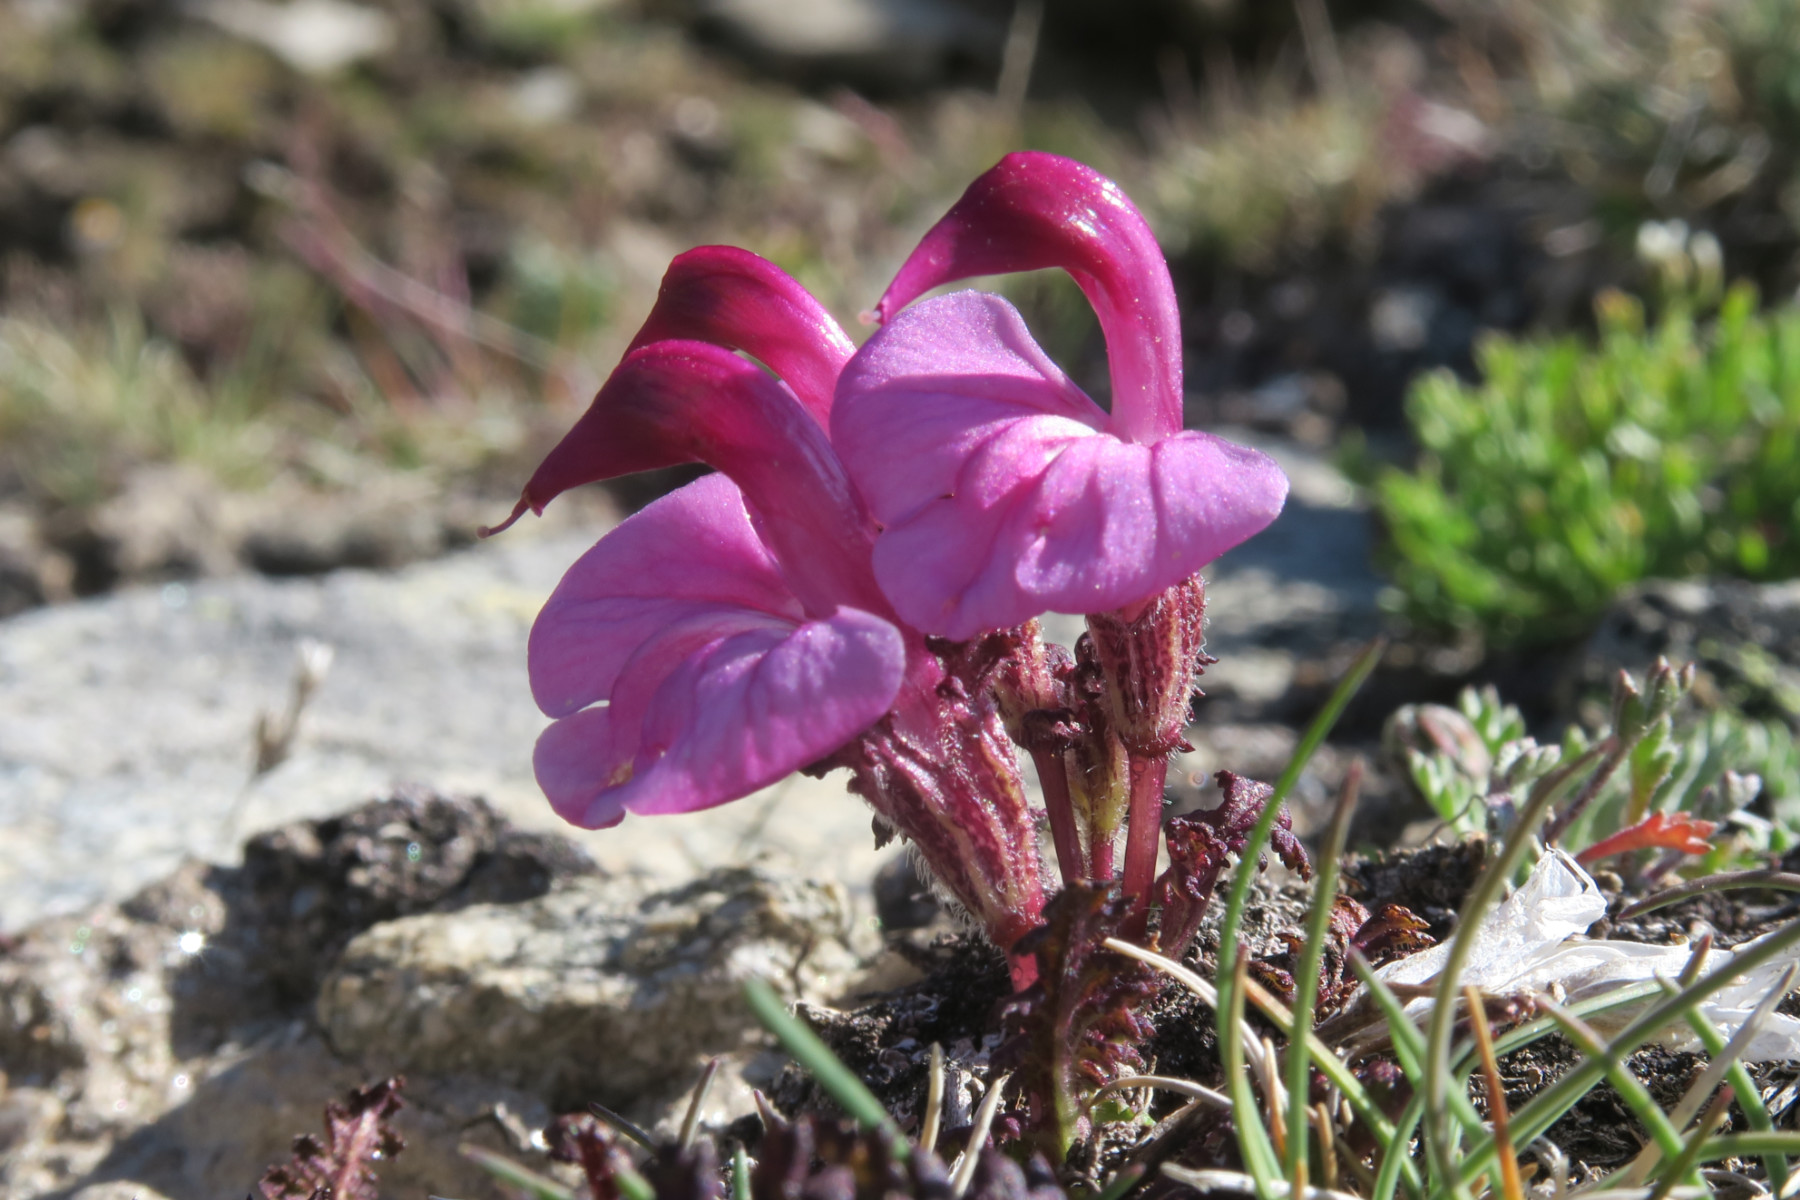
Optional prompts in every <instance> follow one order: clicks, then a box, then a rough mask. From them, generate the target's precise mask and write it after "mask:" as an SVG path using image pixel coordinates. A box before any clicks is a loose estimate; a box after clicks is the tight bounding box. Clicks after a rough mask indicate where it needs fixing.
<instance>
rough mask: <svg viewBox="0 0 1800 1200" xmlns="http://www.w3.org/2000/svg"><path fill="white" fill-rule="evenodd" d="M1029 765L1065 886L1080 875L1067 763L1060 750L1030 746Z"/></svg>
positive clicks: (1079, 850)
mask: <svg viewBox="0 0 1800 1200" xmlns="http://www.w3.org/2000/svg"><path fill="white" fill-rule="evenodd" d="M1031 761H1032V765H1034V766H1036V767H1037V773H1038V782H1039V783H1040V784H1041V785H1042V786H1043V789H1044V811H1045V812H1046V813H1048V814H1049V816H1050V840H1051V841H1052V842H1053V843H1054V844H1055V846H1056V867H1057V870H1058V871H1060V872H1061V873H1062V881H1063V886H1065V887H1067V886H1068V885H1069V884H1071V883H1074V882H1075V881H1076V880H1077V879H1079V878H1080V877H1081V838H1080V837H1078V836H1077V835H1076V833H1075V806H1074V803H1073V802H1072V801H1071V800H1070V799H1069V764H1068V760H1067V759H1065V758H1064V757H1063V754H1062V751H1060V750H1057V749H1054V748H1051V747H1041V748H1040V747H1034V748H1033V749H1032V751H1031Z"/></svg>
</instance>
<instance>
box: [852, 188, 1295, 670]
mask: <svg viewBox="0 0 1800 1200" xmlns="http://www.w3.org/2000/svg"><path fill="white" fill-rule="evenodd" d="M1043 267H1061V268H1063V269H1065V270H1067V271H1068V272H1069V274H1070V275H1072V276H1073V277H1074V279H1075V281H1076V283H1078V284H1079V285H1080V286H1081V289H1082V291H1083V292H1084V293H1086V295H1087V297H1088V300H1089V301H1090V302H1091V303H1092V304H1093V306H1094V309H1095V311H1096V312H1097V313H1098V314H1099V317H1100V326H1101V330H1102V332H1103V333H1104V334H1105V337H1106V346H1107V353H1108V356H1109V359H1110V361H1111V369H1112V385H1113V386H1112V391H1113V401H1112V411H1111V412H1110V413H1109V412H1107V411H1106V410H1104V409H1102V408H1101V407H1100V406H1099V405H1098V404H1096V403H1094V401H1093V400H1091V399H1089V398H1088V396H1087V395H1086V394H1084V393H1083V392H1082V391H1081V389H1079V388H1078V387H1076V386H1075V385H1074V384H1073V383H1072V382H1070V380H1069V379H1068V377H1067V376H1066V375H1064V374H1063V372H1062V371H1061V370H1060V369H1059V368H1058V367H1057V366H1056V364H1055V363H1053V362H1051V361H1050V359H1049V358H1048V357H1047V356H1046V355H1045V354H1044V352H1043V351H1042V350H1041V349H1039V348H1038V346H1037V344H1036V343H1035V342H1033V341H1032V340H1031V335H1030V334H1029V333H1028V332H1027V331H1026V329H1025V325H1024V322H1023V321H1022V320H1021V319H1020V317H1019V314H1018V312H1017V311H1016V310H1015V309H1014V308H1013V307H1012V305H1010V304H1008V303H1007V302H1006V301H1005V300H1002V299H1001V298H999V297H998V296H992V295H987V294H984V293H980V292H958V293H954V294H951V295H948V296H941V297H938V298H936V299H931V300H926V301H924V302H922V303H920V304H918V305H915V306H914V307H912V308H910V309H906V310H905V311H901V310H902V308H903V307H904V306H905V305H906V304H907V303H908V302H910V301H911V300H913V299H914V298H915V297H917V296H919V295H920V294H921V293H923V292H925V291H927V290H929V289H931V288H933V287H936V286H937V285H939V284H942V283H947V282H950V281H952V280H956V279H963V278H967V277H969V276H972V275H989V274H998V273H1002V272H1009V271H1028V270H1036V269H1039V268H1043ZM877 312H878V314H879V316H880V317H881V319H882V320H883V321H884V322H885V325H884V327H883V328H882V329H881V330H880V331H879V332H877V333H876V334H875V336H874V337H872V338H870V339H869V341H868V343H867V344H865V345H864V346H863V347H862V349H861V350H859V351H858V352H857V353H856V355H855V357H854V358H852V359H851V360H850V363H849V365H848V366H847V367H845V369H844V372H843V375H842V376H841V377H840V379H839V381H838V391H837V402H836V405H835V408H834V410H833V413H832V418H831V430H832V441H833V443H834V444H835V446H836V447H837V450H838V453H839V454H840V455H842V456H843V459H844V461H845V462H846V463H847V464H848V466H849V468H850V473H851V476H852V478H854V479H855V481H856V484H857V487H858V489H859V490H860V491H861V492H862V494H863V496H864V497H865V498H866V499H867V501H868V504H869V507H870V509H871V511H872V512H873V514H874V516H875V519H876V520H877V521H879V522H880V523H881V525H882V527H883V531H882V534H881V536H880V538H879V539H878V541H877V543H876V547H875V559H874V561H875V574H876V578H877V579H879V580H880V582H881V586H882V589H883V590H884V591H885V592H886V593H887V595H888V597H889V598H890V599H891V600H892V601H893V603H894V607H895V608H896V609H897V610H898V612H899V614H900V615H901V617H903V618H904V619H905V620H906V621H908V622H909V623H911V624H913V625H915V626H917V627H919V628H920V629H924V630H926V631H928V632H931V633H935V634H940V635H942V636H944V637H948V638H953V639H957V640H963V639H967V638H971V637H974V636H975V635H976V634H978V633H980V632H982V631H984V630H991V629H1004V628H1009V627H1011V626H1015V625H1018V624H1020V623H1022V622H1024V621H1026V620H1028V619H1030V618H1031V617H1034V616H1037V615H1038V614H1039V613H1043V612H1046V611H1053V612H1066V613H1098V612H1106V611H1109V610H1115V609H1123V610H1126V613H1127V616H1128V617H1129V616H1131V615H1134V614H1133V613H1132V612H1131V610H1132V609H1133V607H1134V606H1137V605H1140V604H1143V603H1145V602H1147V601H1149V600H1150V599H1151V598H1153V597H1155V596H1156V595H1158V594H1159V593H1161V592H1163V591H1165V590H1166V589H1168V588H1170V587H1172V586H1174V585H1176V584H1178V583H1180V582H1182V581H1183V580H1186V579H1188V578H1190V577H1191V576H1193V575H1194V574H1196V573H1197V572H1198V571H1199V570H1200V569H1201V568H1202V567H1203V566H1205V565H1206V564H1207V563H1209V562H1211V561H1212V560H1213V559H1214V558H1217V557H1218V556H1219V555H1220V554H1222V553H1224V552H1225V551H1226V550H1229V549H1230V548H1231V547H1233V546H1235V545H1237V544H1238V543H1240V542H1242V541H1243V540H1245V539H1246V538H1248V537H1250V536H1251V535H1252V534H1254V533H1256V532H1258V531H1259V530H1261V529H1262V528H1263V527H1264V526H1266V525H1268V524H1269V522H1270V521H1272V520H1274V519H1275V516H1276V514H1278V513H1279V512H1280V511H1281V506H1282V503H1283V501H1284V500H1285V499H1286V496H1287V479H1286V477H1285V476H1284V475H1283V474H1282V473H1281V470H1280V469H1279V468H1278V467H1277V466H1276V465H1275V464H1274V462H1273V461H1271V460H1270V459H1269V458H1268V457H1267V456H1265V455H1263V454H1260V453H1258V452H1257V451H1255V450H1250V449H1246V448H1245V447H1242V446H1238V445H1234V444H1233V443H1231V442H1228V441H1225V440H1224V439H1222V438H1218V437H1215V436H1213V435H1211V434H1206V433H1199V432H1192V431H1189V432H1184V431H1183V430H1182V428H1181V419H1182V392H1181V327H1180V321H1179V318H1178V314H1177V312H1176V307H1175V293H1174V288H1173V286H1172V284H1171V283H1170V280H1169V272H1168V266H1167V264H1166V263H1165V262H1164V261H1163V257H1162V253H1161V251H1160V250H1159V249H1158V247H1157V245H1156V241H1155V238H1154V237H1153V236H1152V235H1151V232H1150V229H1149V226H1148V225H1146V224H1145V222H1144V219H1143V217H1142V216H1140V215H1139V213H1138V211H1137V209H1136V208H1134V207H1133V206H1132V204H1131V201H1130V200H1128V199H1126V197H1125V195H1124V193H1123V192H1121V191H1120V190H1119V188H1118V186H1117V185H1116V184H1114V183H1113V182H1111V181H1110V180H1108V179H1106V178H1104V177H1103V176H1101V175H1100V174H1098V173H1097V172H1095V171H1093V170H1092V169H1091V168H1088V167H1085V166H1083V165H1081V164H1080V163H1076V162H1072V161H1070V160H1069V159H1065V158H1058V157H1056V156H1055V155H1050V154H1039V153H1020V154H1011V155H1008V156H1007V157H1006V158H1004V159H1002V160H1001V161H1000V163H999V165H998V166H996V167H994V168H993V169H992V170H991V171H989V172H987V173H986V174H985V175H983V176H982V177H981V178H979V179H977V180H976V181H975V182H974V183H973V184H972V185H970V187H969V190H968V191H967V192H966V193H964V195H963V197H962V199H961V200H959V201H958V202H957V203H956V205H955V206H954V207H953V208H952V209H951V210H950V212H949V213H948V214H947V215H946V216H945V217H944V218H943V220H941V221H939V222H938V224H937V225H936V226H934V227H933V228H932V229H931V231H930V232H929V233H927V234H926V235H925V239H924V240H923V241H922V242H921V243H920V244H919V246H918V248H917V249H916V250H914V251H913V253H912V256H911V257H910V258H908V259H907V261H906V263H905V265H904V266H902V267H901V269H900V273H899V275H898V276H897V277H896V278H895V280H894V282H893V284H892V286H890V287H889V288H888V291H887V293H886V295H884V296H883V297H882V299H881V303H880V305H879V306H878V309H877ZM896 314H897V315H896Z"/></svg>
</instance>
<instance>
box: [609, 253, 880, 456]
mask: <svg viewBox="0 0 1800 1200" xmlns="http://www.w3.org/2000/svg"><path fill="white" fill-rule="evenodd" d="M670 338H679V339H682V340H684V341H696V342H714V343H717V344H718V345H721V346H726V347H729V348H730V349H733V350H742V351H743V352H744V353H745V354H748V355H750V356H752V357H753V358H756V359H757V360H759V361H760V362H762V363H763V364H764V365H765V366H767V367H768V368H769V369H770V370H771V371H773V372H775V374H777V375H779V376H780V377H781V378H782V380H783V381H784V382H785V383H786V384H787V385H788V386H789V387H790V388H793V389H794V395H796V396H797V397H799V399H800V403H801V404H803V405H805V407H806V410H807V411H808V412H810V413H812V415H813V417H814V418H815V419H816V420H817V421H818V422H819V424H820V425H821V426H823V425H825V424H827V423H828V422H829V421H830V419H831V397H832V392H833V389H834V387H835V385H836V384H837V375H838V371H840V370H841V369H842V368H843V366H844V363H845V362H847V361H848V360H849V358H850V355H851V354H852V353H853V352H854V351H855V349H856V347H855V346H854V345H853V344H851V341H850V339H849V338H848V337H847V336H845V334H844V331H843V329H841V328H840V327H839V326H838V323H837V322H836V321H834V320H832V318H831V314H830V313H828V312H826V311H825V306H824V305H822V304H820V303H819V302H818V301H817V300H815V299H814V298H813V296H812V293H811V292H808V291H807V290H806V289H805V288H803V287H801V286H800V285H799V283H797V282H795V280H794V279H793V277H792V276H790V275H788V274H787V273H786V272H785V271H783V270H782V269H781V268H780V267H777V266H776V265H775V264H774V263H772V262H769V261H768V260H767V259H764V258H759V257H757V256H756V255H754V254H752V253H750V251H748V250H740V249H739V248H737V247H736V246H700V247H697V248H695V249H693V250H689V251H688V252H687V253H686V254H681V255H678V256H677V257H676V258H675V260H674V261H673V262H671V263H670V264H669V269H668V271H667V272H666V273H665V274H664V275H663V281H662V290H661V291H660V292H658V294H657V297H656V306H655V307H654V308H653V309H651V310H650V316H649V318H648V319H647V320H645V322H644V327H643V328H642V329H640V330H638V334H637V337H636V338H634V339H632V343H631V346H630V349H631V350H636V349H638V348H639V347H642V346H648V345H649V344H650V343H652V342H660V341H666V340H668V339H670Z"/></svg>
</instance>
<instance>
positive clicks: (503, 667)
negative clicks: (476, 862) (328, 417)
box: [0, 506, 878, 930]
mask: <svg viewBox="0 0 1800 1200" xmlns="http://www.w3.org/2000/svg"><path fill="white" fill-rule="evenodd" d="M573 507H574V508H575V510H576V511H577V512H578V513H579V512H580V508H579V506H573ZM551 512H552V514H553V516H552V517H551V518H549V519H546V520H544V521H541V522H535V521H528V522H525V523H523V524H521V525H520V526H519V527H517V528H515V529H513V530H511V531H509V532H508V533H507V534H506V535H505V536H504V537H501V538H497V539H494V540H493V541H490V542H485V543H482V544H480V545H478V546H476V547H473V548H471V549H469V550H467V551H463V552H460V553H457V554H453V555H449V556H447V557H445V558H442V559H440V560H437V561H434V562H428V563H421V564H417V565H414V566H411V567H407V568H404V569H401V570H397V571H392V572H386V573H375V572H371V571H358V570H352V571H338V572H334V573H332V574H330V575H326V576H322V577H318V578H306V579H278V580H271V579H265V578H258V577H254V576H245V577H236V578H226V579H214V580H198V581H188V582H170V583H166V584H163V585H160V586H156V587H132V588H125V589H122V590H120V591H118V592H116V593H114V594H112V595H108V596H105V597H102V598H98V599H94V600H89V601H83V602H78V603H73V604H66V605H59V606H56V607H52V608H46V609H38V610H35V611H32V612H27V613H22V614H20V615H18V616H16V617H13V618H11V619H9V620H6V621H0V826H3V827H5V828H6V829H7V831H8V834H9V836H8V837H7V838H6V839H3V840H0V930H6V929H14V930H16V929H19V928H22V927H23V926H25V925H26V924H28V923H30V922H32V921H34V920H37V919H40V918H42V917H44V916H47V915H50V914H54V913H58V912H63V913H67V912H76V911H79V910H81V909H84V908H86V907H88V906H90V905H92V904H94V903H95V902H96V901H98V900H102V899H111V900H119V899H122V898H124V897H126V896H129V895H131V894H132V893H133V892H135V891H137V890H138V889H140V888H142V887H144V886H145V885H147V884H148V883H150V882H151V881H152V880H154V879H157V878H159V877H161V876H163V875H165V874H167V873H168V872H170V871H171V870H173V869H174V868H175V866H176V864H177V863H179V862H180V861H181V860H182V859H183V858H184V857H187V856H191V855H198V856H201V857H205V858H208V859H211V860H213V861H218V862H230V861H232V860H233V859H234V858H235V857H236V856H237V854H238V853H239V850H240V847H241V845H242V844H243V838H244V835H245V834H246V833H248V832H250V831H253V830H257V829H265V828H269V827H272V826H275V825H279V824H282V823H285V822H290V821H293V820H296V819H300V818H304V817H318V816H324V815H326V814H330V813H336V812H342V811H344V810H346V809H349V808H352V807H354V806H356V805H358V804H361V803H362V802H364V801H365V800H367V799H368V798H369V797H371V796H379V795H386V794H390V793H391V792H392V791H393V789H394V787H395V785H396V783H398V782H401V781H406V780H423V781H426V782H428V783H430V784H431V785H433V786H434V787H435V788H437V789H439V790H442V791H445V792H456V793H471V794H480V795H483V796H486V797H487V798H488V800H489V801H490V802H491V803H492V804H493V805H494V807H495V808H496V810H498V811H499V812H501V813H504V814H505V815H506V816H507V817H508V818H509V819H511V820H513V821H515V822H518V823H522V824H524V825H526V826H528V827H532V828H537V829H543V830H558V831H565V832H575V833H578V834H579V836H580V841H581V843H582V844H583V846H584V847H586V848H587V849H588V851H589V852H590V853H591V854H593V855H594V857H595V858H596V859H597V860H598V861H599V862H600V863H601V865H602V866H604V867H606V868H608V869H609V870H611V871H613V872H615V873H624V874H634V875H637V876H641V877H643V878H645V879H646V880H648V881H651V882H653V883H656V884H660V885H662V886H670V885H673V884H675V883H677V882H680V881H682V880H685V879H688V878H691V877H692V876H693V874H694V873H695V872H696V871H697V870H704V869H706V868H708V867H711V866H714V865H719V864H740V865H741V864H744V863H748V862H752V861H755V860H757V859H759V858H761V857H767V856H775V857H779V858H783V859H785V860H787V861H790V862H799V863H809V864H813V865H812V867H811V869H812V870H814V871H824V872H829V873H830V874H831V875H832V876H833V877H834V878H837V879H839V880H843V881H848V882H852V883H856V884H858V885H859V886H866V882H867V879H868V877H869V876H870V875H872V874H873V871H874V869H875V865H876V863H877V862H878V855H877V854H876V852H875V850H874V845H873V840H872V839H871V838H870V836H869V832H868V829H869V824H868V821H869V818H868V814H867V810H866V809H865V808H864V806H863V805H862V803H861V802H860V801H858V800H856V799H855V798H854V797H851V796H848V795H846V794H845V793H844V790H843V782H842V777H841V776H838V777H833V778H828V779H825V780H815V779H807V778H804V777H795V778H792V779H790V780H787V781H785V782H783V783H781V784H779V785H777V786H775V787H772V788H770V789H767V790H766V791H764V792H762V793H759V794H758V795H756V796H753V797H749V798H747V799H745V800H743V801H741V802H739V803H736V804H732V805H728V806H726V807H724V808H721V809H715V810H712V811H709V812H704V813H693V814H684V815H680V816H672V817H657V818H654V819H637V818H634V819H632V820H629V821H627V822H626V823H625V824H624V825H622V826H620V827H618V828H616V829H610V830H604V831H600V832H597V833H585V832H583V831H573V830H570V827H568V826H567V825H565V824H563V823H562V822H561V821H560V820H559V819H558V818H556V816H555V815H554V814H553V813H552V812H551V811H550V808H549V805H548V804H547V803H546V802H545V801H544V798H543V794H542V792H541V791H540V790H539V789H538V787H537V784H536V782H535V780H534V779H533V778H532V773H531V748H532V744H533V742H534V741H535V740H536V738H537V735H538V733H539V731H541V730H542V729H543V727H544V726H545V725H546V724H547V721H546V719H545V718H544V717H543V716H542V715H541V714H540V713H539V712H538V711H537V708H536V706H535V705H534V704H533V703H532V700H531V691H530V687H529V684H528V681H527V679H526V668H525V646H526V638H527V635H528V633H529V631H530V627H531V622H532V620H533V618H534V617H535V616H536V615H537V611H538V609H539V608H540V607H541V606H542V604H543V602H544V599H545V598H546V597H547V596H548V595H549V593H550V591H551V589H552V588H553V587H554V586H555V584H556V582H557V580H558V579H559V578H560V577H561V575H562V573H563V571H564V570H566V569H567V568H568V566H569V565H570V564H571V563H573V562H574V561H575V559H576V558H577V557H578V556H579V555H580V554H581V553H582V552H583V551H584V550H586V549H587V547H588V546H589V545H590V544H591V542H592V539H593V538H594V537H595V536H597V534H598V533H599V532H600V531H601V530H602V529H603V528H604V525H600V524H599V523H597V522H595V523H590V524H588V525H586V526H584V525H583V523H582V522H581V521H580V520H571V519H570V518H568V517H559V516H555V515H554V514H555V509H552V510H551ZM591 513H592V510H591V509H589V510H588V514H589V515H590V516H591ZM306 640H313V641H318V642H323V643H325V644H327V645H329V646H331V647H332V648H333V649H334V650H335V656H334V661H333V665H332V667H331V669H330V672H329V674H327V675H326V676H325V679H324V681H323V684H322V685H321V686H320V687H319V689H318V691H317V692H316V694H315V695H314V697H313V699H312V701H311V703H310V704H309V705H308V707H307V708H306V710H305V712H304V713H303V715H302V717H301V720H300V722H299V726H298V732H297V735H296V737H295V738H294V740H293V743H292V746H291V747H290V752H289V754H288V755H287V757H286V759H285V761H283V762H282V763H281V764H280V765H279V766H278V767H276V768H275V769H273V770H270V771H267V772H265V773H262V774H260V775H259V774H254V773H253V769H252V768H253V763H254V760H255V756H256V748H255V745H254V740H253V736H252V735H253V729H254V726H255V724H256V721H257V718H258V715H259V714H260V713H262V712H265V711H272V710H277V709H279V708H281V707H283V706H284V705H285V703H286V696H287V693H288V691H289V686H290V683H291V680H292V678H293V675H294V673H295V651H296V647H297V646H298V645H299V644H300V643H301V642H303V641H306Z"/></svg>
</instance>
